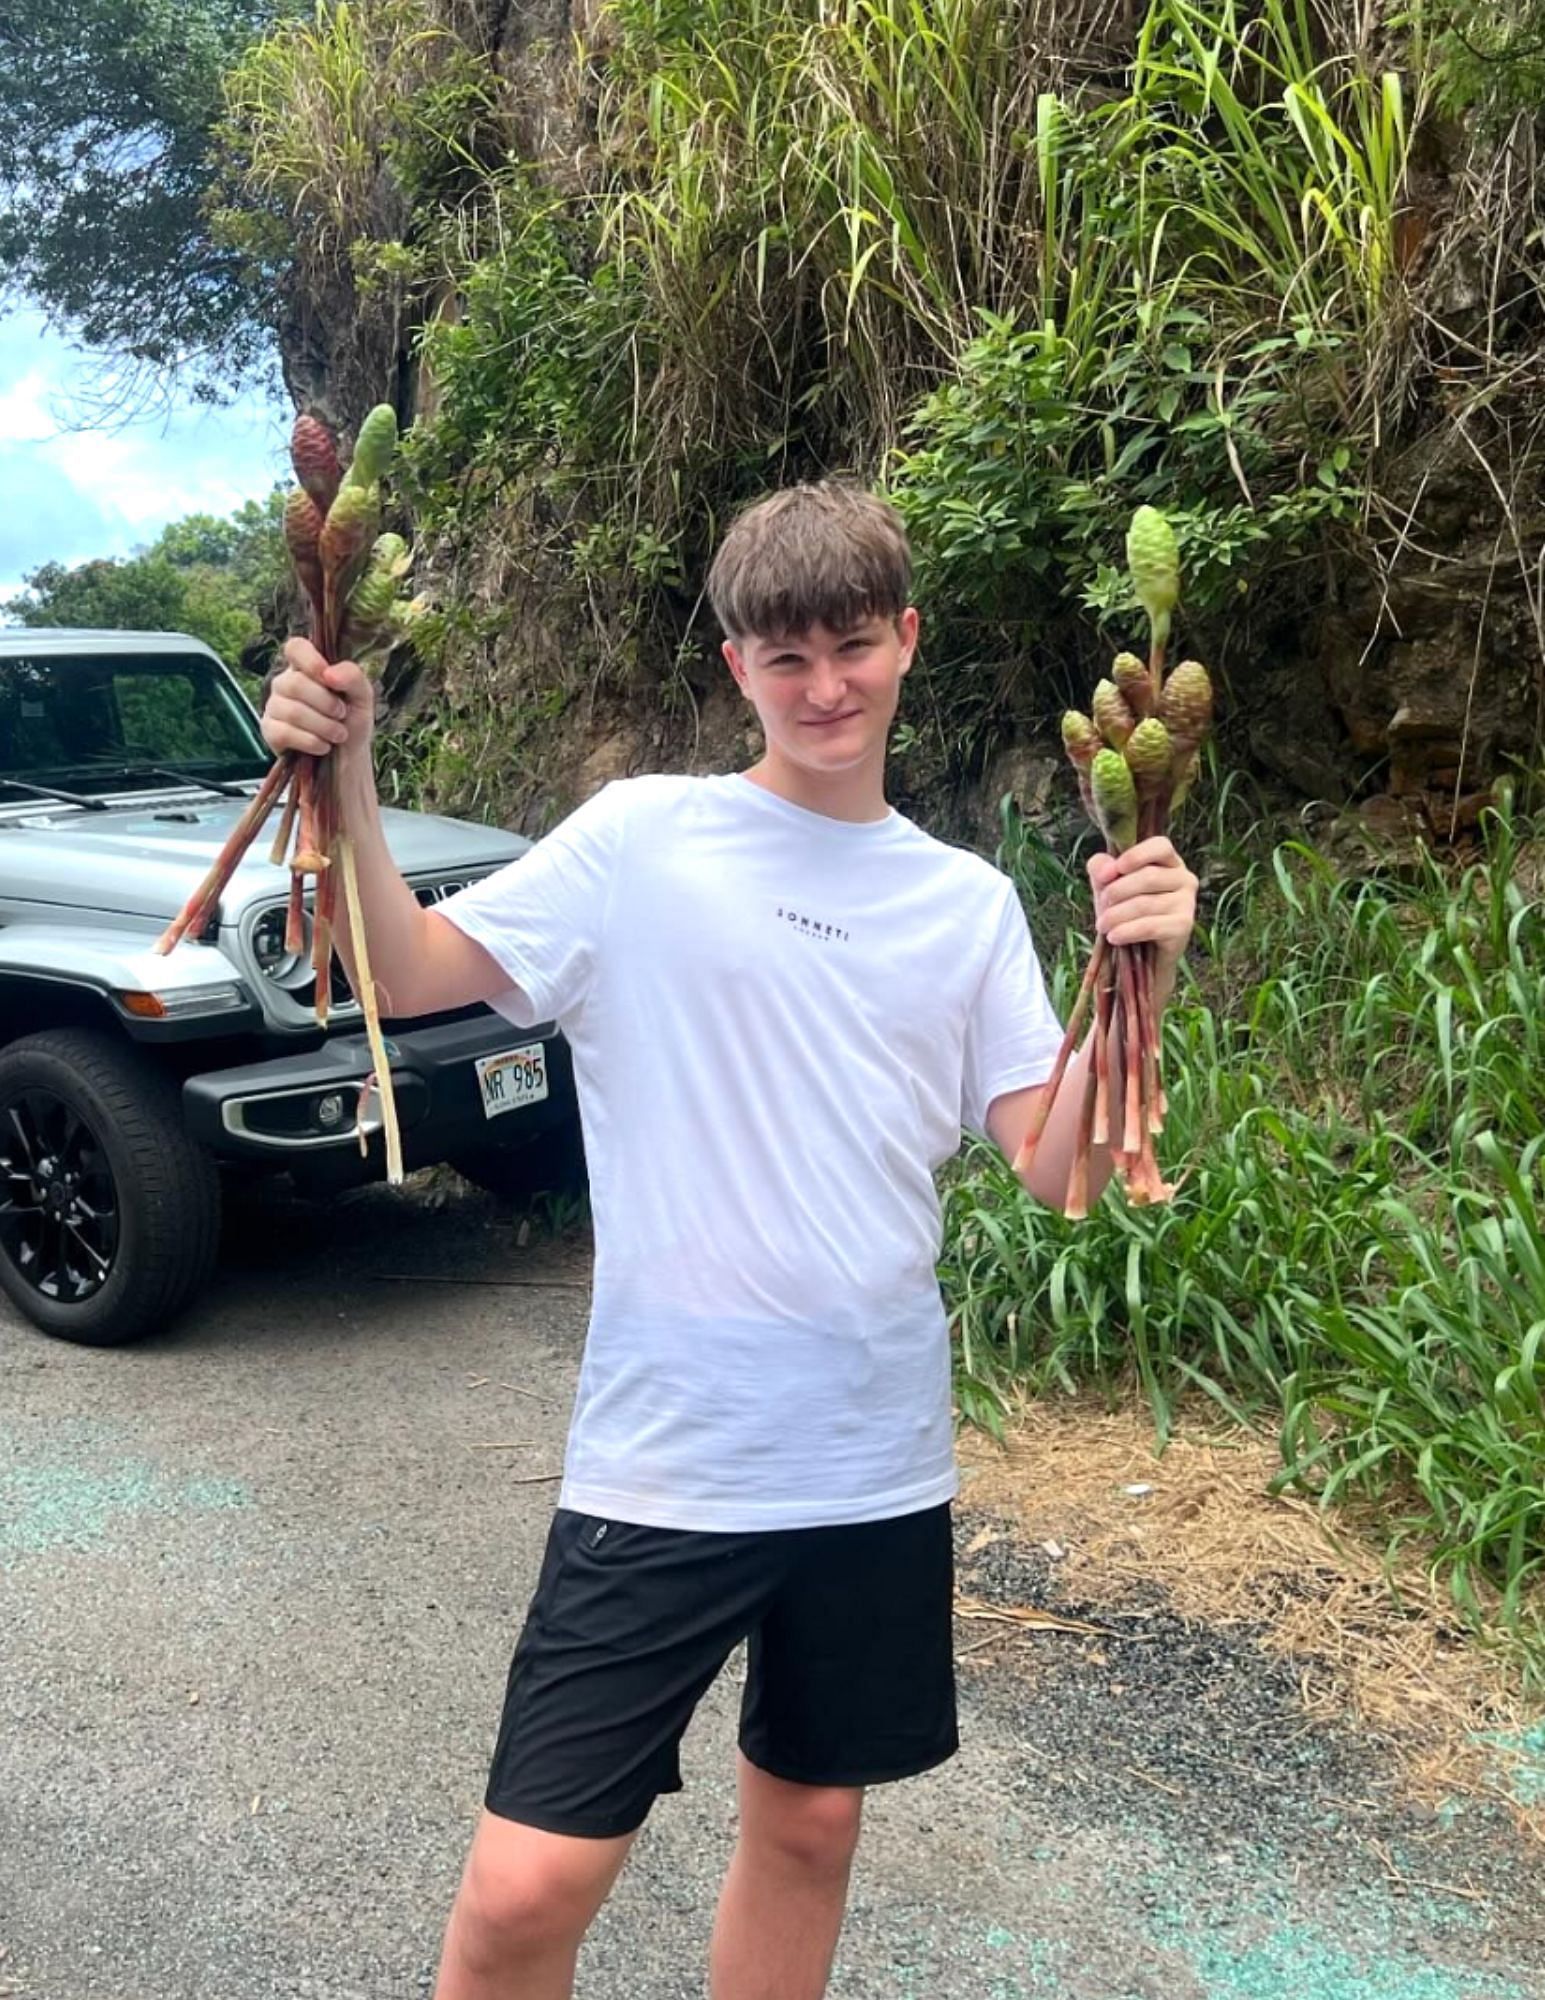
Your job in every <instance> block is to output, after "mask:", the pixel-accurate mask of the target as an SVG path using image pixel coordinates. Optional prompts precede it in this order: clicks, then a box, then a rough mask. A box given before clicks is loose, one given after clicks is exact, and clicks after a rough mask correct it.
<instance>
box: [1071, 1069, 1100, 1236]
mask: <svg viewBox="0 0 1545 2000" xmlns="http://www.w3.org/2000/svg"><path fill="white" fill-rule="evenodd" d="M1096 1033H1098V1030H1096ZM1096 1048H1098V1043H1096ZM1095 1063H1096V1056H1095V1054H1094V1053H1093V1052H1091V1054H1090V1058H1089V1061H1088V1063H1087V1064H1086V1065H1085V1067H1084V1096H1083V1102H1082V1103H1081V1104H1080V1106H1079V1109H1078V1141H1077V1144H1076V1145H1075V1146H1074V1148H1073V1167H1072V1171H1071V1172H1070V1173H1069V1175H1068V1188H1067V1194H1066V1195H1065V1196H1064V1198H1063V1203H1062V1212H1063V1214H1064V1215H1065V1216H1067V1218H1068V1220H1069V1221H1070V1222H1082V1221H1083V1219H1084V1217H1085V1216H1086V1215H1087V1214H1088V1213H1089V1141H1090V1135H1091V1133H1092V1132H1093V1130H1094V1107H1095V1099H1096V1096H1097V1094H1098V1090H1099V1083H1098V1079H1097V1076H1096V1070H1095Z"/></svg>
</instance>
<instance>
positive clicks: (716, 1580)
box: [487, 1506, 958, 1838]
mask: <svg viewBox="0 0 1545 2000" xmlns="http://www.w3.org/2000/svg"><path fill="white" fill-rule="evenodd" d="M952 1599H953V1549H952V1543H951V1534H950V1509H949V1507H948V1506H942V1507H932V1508H929V1509H928V1510H927V1511H926V1512H924V1513H920V1514H907V1515H903V1516H901V1517H899V1518H898V1519H895V1520H890V1521H866V1522H861V1523H858V1524H855V1525H853V1526H849V1527H835V1528H790V1529H779V1530H775V1531H770V1532H762V1533H755V1534H704V1533H699V1532H697V1531H695V1530H682V1529H675V1528H645V1527H640V1526H638V1525H636V1524H634V1523H631V1522H627V1521H610V1520H602V1519H600V1518H598V1517H596V1516H594V1515H588V1514H574V1513H569V1512H566V1511H564V1510H562V1509H560V1510H559V1512H558V1513H557V1514H556V1515H555V1516H554V1519H553V1525H552V1531H551V1533H550V1535H549V1537H548V1542H547V1553H546V1555H545V1557H544V1558H543V1562H542V1573H541V1576H540V1577H539V1579H538V1581H537V1588H536V1595H535V1597H534V1598H533V1600H532V1603H531V1609H530V1612H529V1614H528V1616H527V1620H526V1626H525V1630H524V1631H523V1632H522V1633H521V1636H520V1641H519V1644H518V1645H517V1646H516V1648H515V1657H514V1659H513V1660H512V1661H511V1663H510V1677H509V1687H508V1690H507V1692H506V1694H505V1701H504V1716H503V1720H502V1722H501V1724H500V1728H499V1742H498V1747H497V1749H496V1750H495V1752H494V1760H493V1769H492V1771H491V1773H490V1775H489V1780H488V1793H487V1805H488V1809H489V1811H490V1812H494V1813H497V1814H499V1815H500V1816H501V1817H502V1818H504V1819H512V1820H519V1821H521V1822H522V1823H523V1824H525V1825H527V1826H534V1827H539V1828H541V1829H543V1830H544V1831H546V1832H548V1833H567V1834H578V1835H582V1836H590V1837H594V1838H604V1837H609V1836H613V1835H617V1834H623V1833H632V1832H633V1831H634V1830H635V1828H637V1827H639V1826H641V1825H642V1824H643V1821H644V1819H645V1817H646V1815H647V1814H648V1812H649V1808H650V1806H651V1805H652V1804H653V1803H654V1800H655V1799H656V1798H657V1797H658V1796H659V1794H660V1793H661V1792H674V1791H679V1790H680V1789H681V1765H680V1760H679V1757H678V1751H679V1747H680V1744H681V1738H682V1735H683V1732H684V1731H685V1729H686V1726H687V1724H688V1722H689V1721H690V1720H691V1717H692V1712H693V1710H694V1709H695V1708H696V1706H697V1703H698V1702H699V1700H700V1699H701V1698H702V1696H703V1694H704V1693H705V1692H706V1690H707V1688H708V1687H709V1685H710V1683H711V1682H712V1681H713V1680H714V1678H715V1676H716V1675H717V1674H718V1672H719V1670H720V1668H721V1667H722V1666H723V1665H724V1663H725V1661H726V1660H727V1659H728V1658H729V1655H730V1653H731V1652H732V1651H733V1650H734V1648H735V1647H736V1646H737V1645H738V1644H739V1642H740V1641H741V1640H742V1639H746V1640H748V1641H749V1651H748V1661H747V1674H746V1687H745V1696H744V1699H743V1701H742V1704H741V1717H740V1747H741V1749H742V1750H743V1751H744V1753H745V1755H746V1756H747V1757H748V1758H749V1759H750V1761H751V1762H752V1763H753V1764H755V1765H757V1766H758V1767H759V1768H760V1769H762V1770H764V1771H768V1772H771V1773H772V1775H773V1776H774V1777H779V1778H787V1779H790V1780H792V1781H793V1782H795V1783H797V1784H807V1785H874V1784H883V1783H884V1782H886V1781H887V1780H889V1779H892V1778H907V1777H912V1776H913V1775H915V1774H916V1773H917V1772H919V1771H926V1770H929V1769H930V1768H931V1767H932V1766H933V1765H935V1764H942V1763H943V1762H944V1760H945V1759H946V1758H947V1757H950V1756H952V1755H953V1754H954V1752H955V1749H956V1747H957V1743H958V1738H957V1735H956V1728H955V1665H954V1652H953V1643H952V1632H951V1607H952Z"/></svg>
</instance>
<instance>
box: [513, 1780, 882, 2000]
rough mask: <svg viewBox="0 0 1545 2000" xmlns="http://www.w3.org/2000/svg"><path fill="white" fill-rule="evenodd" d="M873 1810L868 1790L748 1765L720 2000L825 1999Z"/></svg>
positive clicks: (716, 1941)
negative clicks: (793, 1780) (792, 1780)
mask: <svg viewBox="0 0 1545 2000" xmlns="http://www.w3.org/2000/svg"><path fill="white" fill-rule="evenodd" d="M863 1804H864V1795H863V1793H862V1792H861V1791H858V1790H855V1789H849V1788H847V1787H842V1786H836V1785H831V1786H827V1785H791V1784H788V1783H787V1782H786V1781H785V1780H784V1779H782V1778H774V1777H770V1776H769V1775H768V1774H767V1772H765V1771H759V1770H758V1769H757V1768H756V1766H755V1765H754V1764H750V1763H748V1762H747V1760H746V1759H745V1758H744V1757H742V1758H741V1760H740V1839H739V1840H738V1842H737V1843H736V1846H735V1854H734V1858H733V1859H732V1860H731V1862H730V1871H729V1874H728V1875H727V1876H726V1878H725V1883H724V1892H723V1894H722V1895H721V1897H720V1899H719V1917H718V1922H717V1923H716V1924H715V1926H714V1935H713V1949H712V1953H711V1955H710V1960H709V1992H710V1994H711V1995H712V2000H821V1996H822V1994H824V1993H825V1991H826V1981H827V1976H828V1974H829V1973H830V1972H831V1963H832V1954H833V1952H834V1951H835V1950H836V1948H837V1933H838V1932H839V1931H840V1930H841V1928H842V1913H843V1910H844V1909H845V1908H846V1906H847V1900H848V1876H849V1874H850V1872H851V1869H852V1865H853V1850H854V1849H855V1848H856V1847H857V1845H858V1830H859V1823H860V1820H861V1818H862V1814H863ZM522 2000H524V1996H522Z"/></svg>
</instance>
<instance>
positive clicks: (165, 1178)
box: [0, 1028, 220, 1347]
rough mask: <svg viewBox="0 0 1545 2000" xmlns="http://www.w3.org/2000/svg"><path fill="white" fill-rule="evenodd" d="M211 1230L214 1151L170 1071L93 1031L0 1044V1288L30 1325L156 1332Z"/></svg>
mask: <svg viewBox="0 0 1545 2000" xmlns="http://www.w3.org/2000/svg"><path fill="white" fill-rule="evenodd" d="M219 1235H220V1183H219V1177H218V1175H217V1173H216V1170H215V1165H214V1161H213V1160H212V1159H211V1158H210V1157H209V1155H208V1154H207V1153H205V1152H203V1151H202V1150H201V1149H200V1148H199V1147H198V1146H195V1145H194V1144H193V1143H192V1141H191V1140H190V1139H189V1138H188V1136H187V1134H186V1132H185V1131H184V1130H183V1125H182V1113H181V1106H180V1104H179V1101H178V1093H177V1087H176V1085H175V1084H174V1083H173V1082H172V1080H171V1079H170V1078H169V1077H167V1076H164V1075H163V1074H162V1073H161V1072H160V1071H159V1070H157V1069H155V1068H154V1067H153V1066H152V1065H151V1064H150V1063H148V1062H146V1061H144V1060H143V1059H142V1058H141V1057H139V1056H137V1055H136V1054H135V1053H134V1051H133V1050H132V1049H128V1048H125V1047H124V1046H123V1044H122V1043H120V1042H117V1041H114V1040H113V1039H112V1037H111V1036H108V1035H99V1034H93V1033H91V1032H90V1031H89V1030H87V1029H76V1028H62V1029H59V1030H58V1031H56V1032H51V1033H48V1034H42V1035H28V1036H27V1037H26V1038H25V1039H24V1040H22V1041H19V1042H13V1043H12V1044H11V1045H10V1047H9V1048H7V1049H5V1050H3V1051H0V1287H3V1288H4V1290H5V1293H6V1295H7V1297H8V1298H10V1300H11V1301H12V1303H13V1304H15V1305H16V1306H18V1307H19V1308H20V1309H21V1311H22V1312H24V1313H25V1314H26V1315H27V1317H28V1318H29V1319H30V1320H31V1321H32V1323H33V1325H34V1326H37V1327H39V1328H41V1329H42V1331H43V1332H44V1333H50V1334H53V1335H54V1336H55V1337H56V1338H57V1339H59V1340H74V1341H79V1342H81V1343H82V1344H83V1345H85V1346H88V1347H116V1346H117V1345H119V1343H121V1342H123V1341H126V1340H134V1339H136V1338H137V1337H138V1336H139V1335H141V1334H145V1333H150V1332H153V1331H154V1330H155V1329H157V1328H159V1327H161V1326H163V1325H164V1324H165V1323H166V1321H167V1320H169V1319H170V1318H171V1317H172V1316H173V1314H174V1313H176V1312H177V1311H178V1310H179V1309H180V1308H181V1307H182V1306H184V1305H186V1303H187V1302H188V1300H189V1299H190V1298H191V1297H192V1296H193V1294H194V1293H195V1292H196V1291H197V1290H198V1289H199V1287H200V1286H201V1285H202V1284H203V1283H204V1281H205V1280H206V1279H207V1278H208V1276H209V1274H210V1271H211V1270H212V1269H213V1267H214V1261H215V1253H216V1250H217V1248H218V1245H219Z"/></svg>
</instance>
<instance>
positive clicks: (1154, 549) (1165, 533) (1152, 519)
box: [1127, 507, 1180, 644]
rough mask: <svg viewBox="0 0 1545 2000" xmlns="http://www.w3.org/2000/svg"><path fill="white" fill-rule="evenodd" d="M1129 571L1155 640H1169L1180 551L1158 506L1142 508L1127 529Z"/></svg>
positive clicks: (1171, 529) (1177, 591) (1177, 587)
mask: <svg viewBox="0 0 1545 2000" xmlns="http://www.w3.org/2000/svg"><path fill="white" fill-rule="evenodd" d="M1127 569H1128V570H1129V572H1130V573H1131V577H1132V588H1133V589H1134V590H1135V591H1136V593H1137V601H1138V603H1139V604H1141V605H1142V607H1143V609H1144V610H1145V611H1146V612H1147V613H1148V617H1149V621H1150V622H1151V624H1152V626H1153V635H1154V638H1155V639H1156V640H1157V641H1158V642H1159V643H1160V644H1162V643H1163V641H1164V640H1165V639H1167V638H1168V637H1169V620H1170V613H1171V612H1172V611H1173V610H1174V608H1175V604H1176V601H1177V600H1178V598H1179V596H1180V551H1179V549H1178V548H1177V547H1176V546H1175V531H1174V529H1173V528H1172V527H1171V526H1170V524H1169V522H1168V521H1166V520H1165V518H1164V516H1163V515H1162V514H1161V513H1160V512H1159V510H1158V508H1157V507H1139V508H1138V510H1137V512H1136V513H1135V514H1134V515H1133V516H1132V525H1131V527H1130V528H1128V530H1127Z"/></svg>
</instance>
